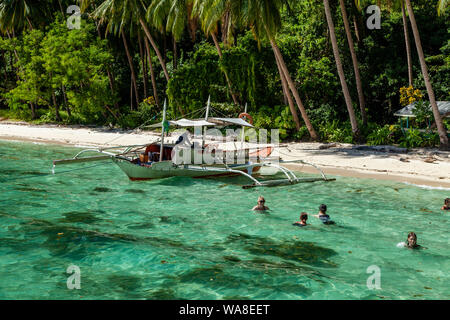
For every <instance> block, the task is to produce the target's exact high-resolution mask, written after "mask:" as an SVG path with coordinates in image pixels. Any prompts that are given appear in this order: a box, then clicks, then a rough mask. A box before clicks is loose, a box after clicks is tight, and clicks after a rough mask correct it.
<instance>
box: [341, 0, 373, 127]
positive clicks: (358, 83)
mask: <svg viewBox="0 0 450 320" xmlns="http://www.w3.org/2000/svg"><path fill="white" fill-rule="evenodd" d="M339 4H340V7H341V13H342V19H343V20H344V28H345V33H346V35H347V41H348V48H349V49H350V55H351V56H352V62H353V70H354V72H355V81H356V90H357V92H358V99H359V108H360V110H361V118H362V122H363V125H367V115H366V103H365V99H364V93H363V89H362V83H361V76H360V74H359V63H358V59H357V57H356V53H355V46H354V44H353V39H352V33H351V32H350V25H349V22H348V17H347V10H346V9H345V3H344V0H339Z"/></svg>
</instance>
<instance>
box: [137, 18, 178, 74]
mask: <svg viewBox="0 0 450 320" xmlns="http://www.w3.org/2000/svg"><path fill="white" fill-rule="evenodd" d="M139 22H140V24H141V26H142V29H144V32H145V35H146V36H147V38H148V40H149V41H150V43H151V45H152V47H153V50H155V52H156V56H157V57H158V60H159V63H160V64H161V67H162V69H163V71H164V75H165V76H166V80H167V82H169V79H170V77H169V73H168V72H167V68H166V63H165V62H164V59H163V57H162V55H161V52H160V51H159V49H158V47H157V45H156V42H155V40H153V37H152V35H151V34H150V31H149V30H148V27H147V24H146V23H145V21H144V20H143V19H142V18H140V19H139Z"/></svg>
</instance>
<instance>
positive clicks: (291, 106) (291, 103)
mask: <svg viewBox="0 0 450 320" xmlns="http://www.w3.org/2000/svg"><path fill="white" fill-rule="evenodd" d="M275 60H276V63H277V67H278V73H279V74H280V79H281V86H282V88H283V93H284V96H285V97H286V98H287V100H288V103H289V110H290V111H291V114H292V117H293V118H294V122H295V127H296V128H297V130H299V129H300V127H301V125H300V120H299V119H298V114H297V110H296V109H295V105H294V100H292V96H291V93H290V92H289V89H288V85H287V81H286V77H285V76H284V74H283V71H282V70H281V67H280V62H279V61H278V58H277V56H275Z"/></svg>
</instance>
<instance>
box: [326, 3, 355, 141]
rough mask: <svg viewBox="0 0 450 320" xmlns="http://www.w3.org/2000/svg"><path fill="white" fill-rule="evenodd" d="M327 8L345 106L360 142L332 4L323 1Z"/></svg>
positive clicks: (353, 130)
mask: <svg viewBox="0 0 450 320" xmlns="http://www.w3.org/2000/svg"><path fill="white" fill-rule="evenodd" d="M323 4H324V7H325V15H326V18H327V24H328V29H329V31H330V38H331V45H332V47H333V55H334V59H335V61H336V68H337V71H338V75H339V80H340V82H341V87H342V92H343V94H344V98H345V104H346V105H347V111H348V114H349V116H350V124H351V126H352V133H353V138H354V139H355V140H359V138H360V137H359V128H358V121H357V120H356V116H355V110H354V109H353V105H352V99H351V97H350V92H349V90H348V86H347V82H346V81H345V75H344V69H343V67H342V62H341V57H340V55H339V48H338V44H337V40H336V33H335V30H334V22H333V17H332V16H331V10H330V4H329V3H328V0H323Z"/></svg>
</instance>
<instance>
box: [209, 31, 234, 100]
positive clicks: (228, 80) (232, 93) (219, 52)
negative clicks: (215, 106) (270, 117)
mask: <svg viewBox="0 0 450 320" xmlns="http://www.w3.org/2000/svg"><path fill="white" fill-rule="evenodd" d="M211 38H212V39H213V41H214V45H215V46H216V50H217V53H218V54H219V57H220V59H222V49H220V45H219V41H217V38H216V35H215V34H214V33H213V32H211ZM223 73H224V74H225V79H226V80H227V86H228V90H230V94H231V97H232V98H233V102H234V104H237V105H238V104H239V101H238V99H237V96H236V94H235V93H234V92H233V90H232V89H231V88H232V87H231V81H230V78H229V77H228V73H227V71H226V70H224V71H223Z"/></svg>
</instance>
